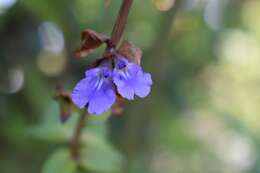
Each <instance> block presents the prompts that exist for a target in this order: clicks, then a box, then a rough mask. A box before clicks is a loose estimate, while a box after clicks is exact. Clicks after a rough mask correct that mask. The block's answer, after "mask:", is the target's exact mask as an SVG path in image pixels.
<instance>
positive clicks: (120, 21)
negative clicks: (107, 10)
mask: <svg viewBox="0 0 260 173" xmlns="http://www.w3.org/2000/svg"><path fill="white" fill-rule="evenodd" d="M132 4H133V0H123V3H122V5H121V7H120V10H119V12H118V15H117V19H116V22H115V25H114V28H113V31H112V34H111V44H112V46H113V47H116V45H117V43H118V42H119V40H120V38H121V37H122V34H123V32H124V29H125V25H126V23H127V18H128V15H129V11H130V8H131V6H132Z"/></svg>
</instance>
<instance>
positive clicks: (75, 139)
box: [70, 110, 87, 160]
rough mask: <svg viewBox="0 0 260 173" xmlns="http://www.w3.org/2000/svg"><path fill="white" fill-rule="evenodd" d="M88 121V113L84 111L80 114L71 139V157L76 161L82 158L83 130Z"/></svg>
mask: <svg viewBox="0 0 260 173" xmlns="http://www.w3.org/2000/svg"><path fill="white" fill-rule="evenodd" d="M86 119H87V114H86V111H85V110H84V111H83V112H82V113H81V114H80V117H79V119H78V122H77V126H76V129H75V131H74V134H73V136H72V139H71V145H70V152H71V157H72V158H73V159H74V160H79V158H80V136H81V133H82V130H83V128H84V126H85V124H86Z"/></svg>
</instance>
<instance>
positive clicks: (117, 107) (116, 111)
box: [111, 96, 124, 116]
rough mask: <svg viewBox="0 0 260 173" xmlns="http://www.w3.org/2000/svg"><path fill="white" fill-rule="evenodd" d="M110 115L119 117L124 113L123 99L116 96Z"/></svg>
mask: <svg viewBox="0 0 260 173" xmlns="http://www.w3.org/2000/svg"><path fill="white" fill-rule="evenodd" d="M111 111H112V115H116V116H120V115H122V114H123V112H124V99H123V98H122V97H121V96H118V97H117V99H116V102H115V104H114V105H113V107H112V109H111Z"/></svg>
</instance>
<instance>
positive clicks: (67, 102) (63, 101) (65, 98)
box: [54, 87, 73, 123]
mask: <svg viewBox="0 0 260 173" xmlns="http://www.w3.org/2000/svg"><path fill="white" fill-rule="evenodd" d="M54 99H55V100H56V101H57V102H58V103H59V107H60V120H61V122H62V123H65V122H66V121H67V120H68V119H69V117H70V116H71V112H72V107H73V103H72V100H71V96H70V93H68V92H65V91H64V90H63V89H62V88H58V87H57V90H56V94H55V95H54Z"/></svg>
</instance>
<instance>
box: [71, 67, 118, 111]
mask: <svg viewBox="0 0 260 173" xmlns="http://www.w3.org/2000/svg"><path fill="white" fill-rule="evenodd" d="M85 75H86V77H85V78H84V79H82V80H81V81H79V82H78V83H77V85H76V86H75V88H74V90H73V91H72V101H73V102H74V104H75V105H77V106H78V107H79V108H81V109H82V108H84V107H86V106H88V112H89V113H90V114H101V113H103V112H105V111H106V110H108V109H109V108H110V107H111V106H112V104H113V103H114V102H115V100H116V94H115V87H114V84H113V83H112V79H111V78H112V70H111V69H110V68H109V67H105V66H100V67H97V68H93V69H90V70H87V71H86V73H85Z"/></svg>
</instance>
